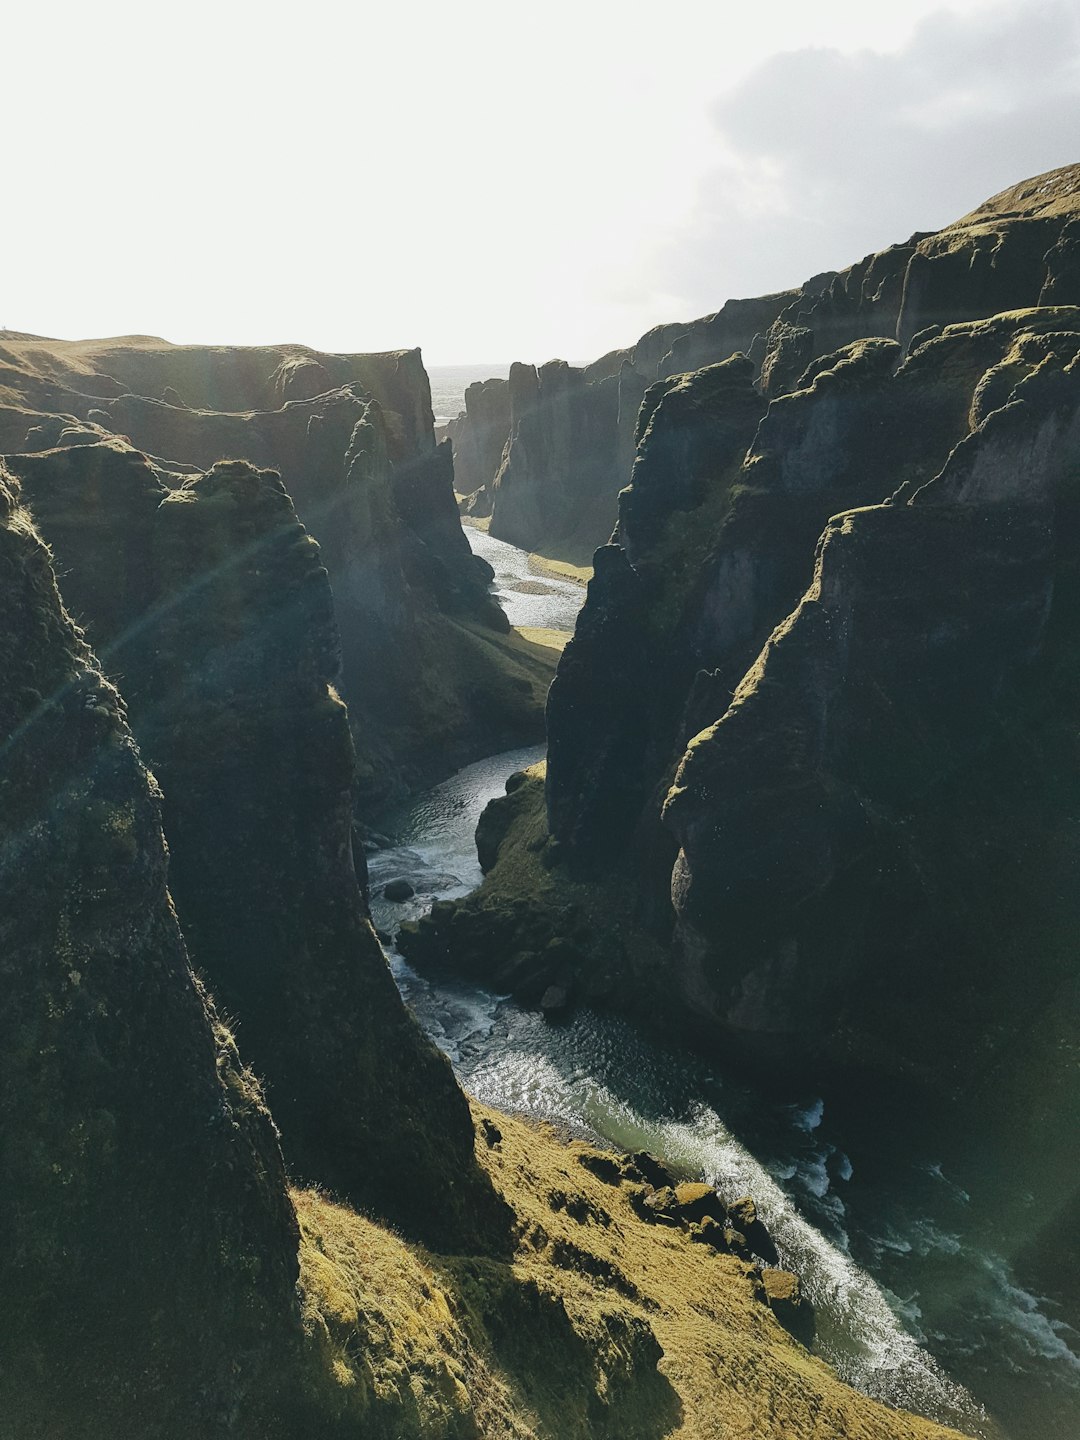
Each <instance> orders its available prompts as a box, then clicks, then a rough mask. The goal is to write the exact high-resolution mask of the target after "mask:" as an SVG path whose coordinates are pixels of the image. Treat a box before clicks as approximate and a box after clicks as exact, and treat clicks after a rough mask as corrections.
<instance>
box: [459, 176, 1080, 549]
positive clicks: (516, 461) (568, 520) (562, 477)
mask: <svg viewBox="0 0 1080 1440" xmlns="http://www.w3.org/2000/svg"><path fill="white" fill-rule="evenodd" d="M1078 209H1080V178H1078V172H1077V168H1076V167H1075V166H1073V167H1065V168H1063V169H1061V170H1055V171H1051V172H1050V173H1049V174H1047V175H1040V176H1037V177H1035V178H1034V179H1032V180H1028V181H1024V182H1023V183H1022V184H1019V185H1015V186H1013V187H1011V188H1010V189H1008V190H1005V191H1002V193H1001V194H1000V195H996V196H994V197H993V198H992V199H991V200H988V201H987V202H986V203H985V204H984V205H981V206H979V207H978V209H976V210H974V211H972V212H971V214H970V215H966V216H964V217H963V218H962V219H960V220H958V221H956V222H955V223H954V224H952V225H949V226H947V227H946V228H945V229H943V230H940V231H936V232H933V233H930V234H916V235H913V236H912V237H911V239H910V240H908V241H906V242H904V243H902V244H899V245H894V246H891V247H889V248H888V249H886V250H883V251H881V252H879V253H877V254H873V255H868V256H866V257H865V258H864V259H862V260H861V261H859V262H858V263H857V264H855V265H852V266H850V267H848V268H847V269H846V270H842V271H839V272H827V273H825V274H821V275H816V276H814V277H812V278H811V279H810V280H808V281H806V282H805V284H803V285H801V286H799V287H798V288H797V289H794V290H789V291H785V292H782V293H780V294H777V295H767V296H762V297H760V298H757V299H749V300H728V301H727V302H726V303H725V304H724V305H723V306H722V307H721V309H720V310H718V311H717V312H716V314H715V315H710V316H706V317H704V318H703V319H700V320H695V321H691V322H689V323H688V324H685V325H663V326H658V327H657V328H656V329H655V330H651V331H649V332H648V334H646V335H643V336H642V337H641V339H640V340H639V341H638V342H637V344H636V345H634V346H632V347H630V349H628V350H621V351H612V352H611V353H610V354H609V355H605V356H604V357H602V359H600V360H598V361H596V362H595V364H593V365H590V366H588V367H586V368H585V369H584V370H583V371H581V372H574V373H580V375H581V379H582V382H583V383H584V386H585V390H586V392H588V391H590V390H593V389H596V390H598V391H602V390H603V389H604V388H605V387H609V388H610V387H612V386H615V387H617V390H618V396H619V399H618V404H617V410H618V415H617V420H616V423H615V424H614V425H612V424H611V423H610V421H609V420H607V419H605V421H604V422H603V423H598V424H594V425H592V426H590V427H588V429H587V430H586V431H585V433H584V434H583V435H582V436H581V438H580V439H579V441H578V443H577V445H576V446H575V449H574V453H573V454H572V456H571V457H570V458H569V460H568V461H567V462H563V461H562V460H561V459H555V461H554V463H550V462H549V460H548V457H549V455H550V456H555V457H558V456H560V455H561V450H560V448H559V447H560V446H561V444H562V435H563V432H564V431H565V426H566V421H565V417H564V410H563V409H562V408H560V407H559V406H557V405H556V406H551V407H549V409H548V411H547V412H546V416H547V418H546V419H545V418H541V419H540V420H539V421H535V420H534V421H533V422H532V423H531V424H530V425H529V426H528V427H527V428H526V431H525V434H524V437H523V438H521V439H519V436H518V427H517V422H516V419H515V417H514V415H513V414H511V416H510V417H509V425H508V428H507V429H506V430H505V431H503V432H502V439H503V443H504V444H505V445H506V454H505V460H501V459H500V465H501V466H502V469H503V470H504V471H505V472H506V473H507V474H509V475H510V476H511V477H512V483H511V485H510V486H509V487H508V489H507V492H506V494H505V495H504V496H500V492H499V484H498V482H497V480H496V475H497V474H498V473H499V471H498V470H489V471H488V472H487V474H486V476H484V477H483V481H482V483H483V484H484V490H483V492H482V493H481V492H480V491H477V493H476V494H475V495H474V496H473V497H472V499H471V500H470V501H469V506H470V508H471V509H472V510H473V511H474V513H479V514H485V513H489V512H490V514H491V517H492V519H491V524H492V533H493V534H499V533H501V527H503V526H504V525H505V527H506V531H505V538H513V540H514V543H515V544H519V545H522V546H524V548H526V549H529V550H537V549H540V550H544V551H545V552H548V553H552V554H559V555H562V556H565V558H569V559H574V560H580V559H581V557H582V553H583V552H584V551H587V550H588V549H589V548H590V547H591V546H593V545H595V544H600V543H602V542H603V541H604V540H606V539H607V537H608V535H609V534H610V530H611V526H612V525H613V524H614V522H615V516H616V503H617V499H616V497H617V495H618V492H619V491H620V490H621V489H622V488H623V486H625V485H626V484H627V483H628V481H629V479H630V467H631V464H632V461H633V437H634V433H635V421H636V414H637V406H638V404H639V403H640V401H641V397H642V396H643V394H644V393H645V390H646V389H647V387H648V386H650V385H652V384H653V383H655V382H656V381H657V380H665V379H669V378H671V377H672V376H675V375H678V374H681V373H685V372H689V371H693V370H697V369H700V368H703V367H704V366H707V365H710V364H715V363H717V362H720V361H723V360H725V359H727V358H728V357H729V356H730V355H732V354H734V353H737V352H741V353H744V354H746V355H748V356H749V357H750V358H751V359H752V360H753V362H754V366H755V375H756V377H757V383H758V385H759V387H760V389H761V391H762V393H763V394H764V395H765V396H767V397H769V398H774V397H777V396H780V395H785V394H788V393H790V392H791V391H793V390H795V389H796V388H800V387H801V385H802V380H801V377H802V376H803V373H804V371H806V369H807V367H808V366H809V365H811V363H812V362H814V361H816V360H818V359H819V358H820V357H822V356H826V355H829V354H832V353H833V352H835V351H837V350H839V349H841V348H843V347H845V346H848V345H850V344H852V343H854V342H855V341H857V340H864V339H870V338H874V337H883V338H887V339H893V340H898V341H899V342H900V343H901V344H902V345H903V346H904V347H905V348H907V347H908V346H909V345H910V342H911V341H912V340H913V339H914V338H916V337H917V336H919V335H920V333H921V332H923V331H924V330H928V329H932V328H934V327H936V328H937V329H940V328H942V327H943V326H945V325H947V324H951V323H954V322H959V321H964V320H973V319H979V318H983V317H988V316H991V315H995V314H998V313H1000V312H1002V311H1005V310H1010V309H1019V308H1024V307H1030V306H1035V305H1076V304H1080V264H1078V261H1077V256H1078V254H1080V242H1078V238H1077V237H1078V228H1077V227H1078V223H1080V222H1078V221H1077V218H1076V217H1077V211H1078ZM526 368H531V367H526ZM544 368H547V367H544ZM488 383H490V382H488ZM576 403H577V407H578V409H579V410H582V411H587V410H589V409H590V408H592V407H594V406H595V407H600V408H601V409H603V408H604V406H603V402H602V400H601V398H600V395H599V394H598V395H597V396H596V398H595V400H593V401H590V399H589V398H587V393H586V395H581V396H579V397H578V398H577V402H576ZM540 413H541V416H542V417H543V416H544V412H540ZM473 436H474V425H473V420H472V418H471V416H470V415H469V414H468V413H466V414H465V415H464V416H463V417H461V419H460V420H459V422H458V424H457V426H456V428H455V431H454V435H453V441H454V446H455V453H461V454H466V455H468V456H469V457H470V459H469V462H468V463H469V466H470V468H469V469H468V475H469V480H468V484H467V485H466V484H459V486H458V488H459V490H460V491H462V492H463V493H464V492H466V490H467V489H469V488H472V480H473V477H474V473H475V472H474V470H473V469H472V468H471V466H472V465H473V464H475V463H477V456H478V448H477V446H476V443H475V441H474V438H473ZM583 447H587V448H583ZM500 455H501V452H500ZM485 463H489V462H485ZM515 470H516V483H513V477H514V476H515ZM507 501H509V503H508V504H506V507H505V508H506V516H505V519H504V518H503V517H502V516H501V514H500V512H501V510H502V508H503V504H504V502H507Z"/></svg>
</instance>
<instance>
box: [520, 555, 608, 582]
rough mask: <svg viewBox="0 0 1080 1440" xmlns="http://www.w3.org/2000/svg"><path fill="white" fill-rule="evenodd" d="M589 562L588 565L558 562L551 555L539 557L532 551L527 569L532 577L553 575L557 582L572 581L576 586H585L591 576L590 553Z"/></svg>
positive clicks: (565, 561) (564, 561)
mask: <svg viewBox="0 0 1080 1440" xmlns="http://www.w3.org/2000/svg"><path fill="white" fill-rule="evenodd" d="M589 561H590V563H588V564H586V563H584V562H582V563H581V564H580V565H574V564H571V562H570V561H569V560H559V559H557V558H556V557H554V556H552V555H540V554H538V553H537V552H535V551H534V552H533V553H532V554H531V555H530V556H529V569H530V570H531V571H532V572H533V574H534V575H554V576H555V577H556V579H558V580H573V581H575V582H576V583H577V584H578V585H587V584H588V583H589V581H590V580H591V579H592V574H593V567H592V564H591V561H592V551H590V552H589Z"/></svg>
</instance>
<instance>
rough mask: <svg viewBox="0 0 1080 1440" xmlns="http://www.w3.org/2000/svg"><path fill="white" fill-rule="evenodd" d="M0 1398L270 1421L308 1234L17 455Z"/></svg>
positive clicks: (49, 1432) (7, 559)
mask: <svg viewBox="0 0 1080 1440" xmlns="http://www.w3.org/2000/svg"><path fill="white" fill-rule="evenodd" d="M0 594H2V597H3V614H4V624H3V629H2V632H0V653H2V656H3V668H4V685H3V686H2V687H0V770H2V776H3V794H4V803H3V806H2V808H0V886H2V893H3V897H4V903H3V907H2V910H0V971H2V973H3V980H4V996H5V999H4V1007H3V1017H2V1019H0V1082H2V1083H0V1181H2V1199H0V1229H2V1232H3V1236H4V1250H3V1258H2V1260H0V1306H2V1309H3V1315H4V1323H3V1326H2V1327H0V1328H2V1339H0V1402H2V1406H3V1415H4V1425H5V1427H9V1433H11V1434H13V1435H14V1434H18V1435H19V1436H25V1437H27V1440H36V1437H40V1440H45V1437H46V1436H54V1435H58V1434H72V1435H73V1434H84V1433H87V1428H86V1427H87V1424H88V1417H92V1419H91V1423H92V1424H93V1426H94V1431H95V1433H101V1434H106V1433H109V1432H112V1433H124V1434H164V1435H168V1436H173V1435H179V1434H181V1433H188V1434H190V1433H192V1430H193V1429H194V1430H197V1431H199V1432H200V1433H204V1434H217V1433H221V1431H222V1430H223V1429H224V1428H226V1427H227V1426H235V1427H236V1428H237V1429H239V1430H241V1431H244V1430H247V1431H249V1432H251V1431H255V1430H258V1429H260V1427H261V1426H263V1425H265V1426H266V1427H267V1428H266V1431H265V1433H268V1434H270V1433H273V1427H274V1405H275V1384H274V1375H275V1370H277V1369H278V1368H279V1367H281V1366H282V1364H283V1363H285V1362H286V1361H287V1360H288V1359H289V1358H290V1355H291V1350H292V1346H293V1345H294V1344H295V1343H297V1342H298V1340H299V1336H300V1315H299V1308H298V1305H297V1301H296V1293H295V1286H296V1280H297V1277H298V1266H297V1254H296V1251H297V1239H298V1231H297V1225H296V1219H295V1216H294V1214H293V1211H292V1206H291V1204H290V1202H289V1200H288V1198H287V1195H286V1191H285V1172H284V1167H283V1165H282V1161H281V1155H280V1153H279V1150H278V1145H277V1138H276V1134H275V1131H274V1127H273V1124H272V1122H271V1120H270V1117H269V1114H268V1113H267V1111H266V1108H265V1106H264V1104H263V1099H262V1095H261V1092H260V1090H259V1087H258V1084H257V1082H256V1081H255V1080H254V1078H253V1077H252V1075H251V1074H250V1072H248V1071H247V1070H246V1069H245V1068H244V1066H243V1065H242V1063H241V1062H240V1059H239V1057H238V1054H237V1050H236V1045H235V1042H234V1040H233V1037H232V1035H231V1033H230V1032H229V1030H228V1029H227V1028H226V1026H225V1025H224V1024H223V1023H222V1022H221V1021H220V1020H219V1019H218V1017H217V1015H216V1013H215V1011H214V1008H213V1006H212V1004H211V1002H210V1001H209V1000H208V999H207V997H206V995H205V993H204V991H203V988H202V986H201V984H200V983H199V982H198V981H197V980H196V979H195V978H194V976H193V975H192V973H191V970H190V969H189V965H188V956H187V953H186V951H185V947H184V942H183V939H182V937H181V934H180V929H179V927H178V925H177V921H176V916H175V914H174V913H173V909H172V905H171V903H170V899H169V894H168V891H167V889H166V849H165V845H164V842H163V839H162V831H161V795H160V791H159V789H158V787H157V784H156V783H155V781H154V778H153V777H152V776H151V775H150V774H149V773H148V772H147V770H146V769H145V768H144V766H143V764H142V762H141V760H140V757H139V753H138V751H137V749H136V748H135V745H134V743H133V740H132V737H131V733H130V731H129V730H128V727H127V724H126V721H125V713H124V706H123V702H122V701H121V699H120V696H119V695H118V693H117V691H116V690H115V688H114V687H113V686H112V685H110V684H109V682H108V681H107V680H106V679H105V678H104V676H103V675H102V673H101V671H100V669H99V668H98V666H97V663H96V661H95V659H94V657H93V655H92V654H91V652H90V650H89V649H88V647H87V646H86V644H85V643H84V641H83V640H82V639H81V637H80V635H79V632H78V631H77V630H76V628H75V627H74V626H73V625H72V623H71V621H70V620H69V619H68V617H67V615H66V614H65V613H64V610H63V608H62V606H61V603H60V599H59V596H58V594H57V591H56V585H55V581H54V578H53V572H52V568H51V565H50V561H49V555H48V551H47V550H46V548H45V546H44V545H43V544H42V542H41V541H40V539H39V538H38V536H37V534H36V533H35V531H34V529H33V527H32V523H31V520H30V517H29V516H28V515H27V513H26V511H25V510H24V509H23V508H22V506H21V504H20V501H19V496H18V490H17V486H16V484H15V482H14V481H12V480H11V479H10V477H8V476H7V475H6V474H4V473H3V472H0Z"/></svg>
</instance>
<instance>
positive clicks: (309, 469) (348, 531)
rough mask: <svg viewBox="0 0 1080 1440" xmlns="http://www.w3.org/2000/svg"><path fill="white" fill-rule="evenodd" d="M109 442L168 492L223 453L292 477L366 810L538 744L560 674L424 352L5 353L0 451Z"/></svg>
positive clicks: (63, 348) (98, 348)
mask: <svg viewBox="0 0 1080 1440" xmlns="http://www.w3.org/2000/svg"><path fill="white" fill-rule="evenodd" d="M109 434H118V435H120V436H122V437H124V438H125V439H127V440H129V441H131V442H132V443H134V444H135V445H136V446H137V447H138V448H139V449H141V450H143V451H144V452H145V453H147V454H148V455H149V456H150V457H152V459H153V460H154V463H155V465H156V467H157V471H158V474H159V476H160V478H161V479H162V481H163V482H164V483H166V484H168V485H170V486H172V487H176V486H177V485H180V484H182V483H183V480H184V478H185V477H186V476H191V475H194V474H197V473H200V472H201V471H205V470H208V469H209V468H210V467H211V466H212V465H213V464H214V463H215V462H216V461H217V460H219V459H221V458H223V457H230V458H232V457H242V458H244V459H246V460H249V461H250V462H251V463H252V464H254V465H256V466H258V467H260V468H274V469H276V470H277V471H278V472H279V473H280V474H281V476H282V478H283V480H284V482H285V485H286V488H287V489H288V491H289V493H290V495H291V496H292V498H293V500H294V501H295V503H296V506H297V510H298V511H299V513H300V516H301V519H302V520H303V521H304V522H305V523H306V525H307V527H308V529H309V530H310V531H311V533H312V534H313V535H314V536H315V537H316V539H318V540H319V541H320V542H321V543H322V546H323V558H324V563H325V564H326V566H327V569H328V571H329V572H330V577H331V583H332V585H333V589H334V596H335V605H336V608H337V612H338V621H339V625H340V629H341V635H342V669H341V678H340V688H341V692H342V695H343V697H344V699H345V700H346V701H347V703H348V704H349V708H350V715H351V716H352V721H353V732H354V742H355V746H356V752H357V771H358V779H359V787H360V795H361V799H362V801H363V802H364V803H366V804H371V803H373V802H375V801H377V800H379V799H381V798H384V797H385V796H386V795H387V794H388V793H392V792H394V791H395V790H400V789H402V788H408V787H411V786H415V785H417V784H419V783H421V782H423V781H429V780H432V779H435V778H439V777H440V776H441V775H443V774H445V773H447V772H448V771H450V770H452V769H453V768H454V767H455V766H456V765H459V764H463V763H465V762H466V761H468V760H471V759H475V758H477V757H479V756H481V755H484V754H487V753H489V752H490V751H492V750H496V749H499V748H506V747H507V746H509V745H512V744H518V743H522V742H524V741H527V740H531V739H534V738H537V737H538V736H539V735H540V734H541V733H542V716H541V707H542V701H543V692H544V690H545V688H546V685H547V682H548V680H549V678H550V672H549V670H548V669H547V667H546V665H545V664H544V663H543V660H542V659H541V658H539V657H538V656H537V655H536V654H535V653H534V651H531V650H530V649H529V648H528V647H527V646H524V645H523V644H522V643H521V642H520V641H519V639H518V637H516V636H515V635H512V634H508V633H507V632H508V627H507V624H506V620H505V617H504V616H503V614H502V612H501V610H500V609H499V607H498V605H497V604H496V603H495V602H494V600H493V599H492V598H491V596H490V594H489V592H488V582H489V581H490V579H491V574H490V571H489V569H488V567H486V566H485V565H484V564H483V562H482V561H480V560H478V559H477V558H476V557H474V556H473V555H472V553H471V551H470V549H469V547H468V544H467V542H466V540H465V537H464V535H463V533H462V531H461V526H460V523H459V521H458V518H457V514H456V508H455V504H454V499H453V474H452V463H451V459H450V453H449V447H448V446H445V445H444V446H436V445H435V443H434V439H433V432H432V421H431V404H430V392H429V388H428V382H427V377H426V375H425V373H424V370H423V367H422V365H421V362H420V357H419V353H418V352H416V351H402V352H397V353H393V354H389V355H376V356H364V355H352V356H340V355H338V356H335V355H320V354H318V353H317V352H314V351H307V350H304V349H302V347H278V348H277V349H273V348H271V349H252V350H247V349H241V348H219V349H209V348H206V347H198V346H183V347H180V346H169V345H167V344H165V342H163V341H152V340H140V339H138V338H134V339H128V340H125V341H100V342H86V343H85V344H75V343H68V342H59V341H44V340H23V341H15V340H10V339H9V340H6V341H5V342H4V344H3V345H0V448H2V449H3V450H6V451H8V452H9V453H10V452H27V451H30V452H39V451H43V450H46V449H50V448H54V447H57V446H63V447H66V448H72V447H75V446H79V445H84V444H87V443H91V444H92V443H95V442H97V441H100V440H102V439H103V438H105V437H106V436H107V435H109Z"/></svg>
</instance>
